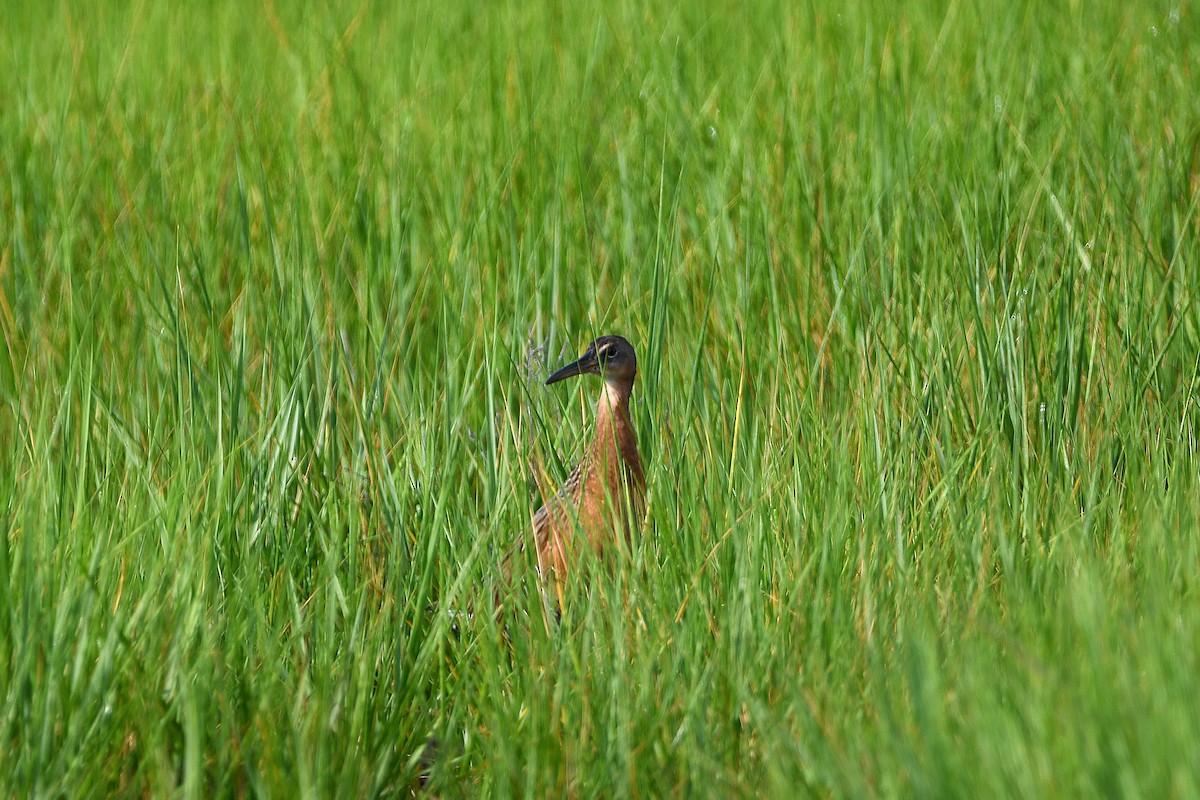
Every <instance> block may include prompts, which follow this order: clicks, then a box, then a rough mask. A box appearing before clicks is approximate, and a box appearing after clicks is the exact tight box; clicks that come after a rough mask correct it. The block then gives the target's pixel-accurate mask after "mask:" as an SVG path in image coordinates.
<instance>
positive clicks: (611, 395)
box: [533, 335, 646, 600]
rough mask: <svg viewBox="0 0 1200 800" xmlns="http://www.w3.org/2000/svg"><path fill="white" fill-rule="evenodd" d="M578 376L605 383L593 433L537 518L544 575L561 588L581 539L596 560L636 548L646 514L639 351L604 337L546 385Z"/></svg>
mask: <svg viewBox="0 0 1200 800" xmlns="http://www.w3.org/2000/svg"><path fill="white" fill-rule="evenodd" d="M577 375H598V376H600V378H601V379H602V380H603V381H604V386H603V388H602V389H601V391H600V397H599V399H598V400H597V401H596V426H595V431H594V433H593V434H592V440H591V443H590V444H589V445H588V448H587V451H586V452H585V453H584V455H583V457H582V458H581V459H580V461H579V463H578V464H577V465H576V467H575V469H574V470H573V471H572V472H571V474H570V475H569V476H568V477H567V480H566V482H564V483H563V485H562V488H560V489H559V490H558V492H557V493H556V494H554V495H552V496H551V497H549V498H546V500H545V502H544V504H543V505H542V507H541V508H539V509H538V510H537V512H535V513H534V515H533V540H534V545H535V546H536V548H537V564H538V571H539V572H540V573H541V574H542V575H543V576H546V575H547V574H548V573H549V574H552V575H553V577H554V580H555V582H556V583H558V584H561V582H562V581H563V580H564V579H565V578H566V575H567V571H568V569H569V568H570V562H571V560H572V553H573V551H574V550H575V548H576V546H577V545H578V544H579V542H577V541H576V540H577V539H578V538H580V537H582V538H583V539H584V540H585V543H586V545H587V546H588V547H589V548H590V549H591V550H592V551H594V552H597V553H603V552H604V551H605V550H606V549H608V548H609V547H610V546H612V545H615V544H618V543H619V542H621V541H624V542H625V543H626V544H630V543H631V542H632V536H633V533H634V530H635V529H636V528H637V527H638V526H639V525H640V524H641V521H642V517H643V515H644V514H645V507H646V476H645V472H644V470H643V469H642V459H641V456H640V455H639V454H638V446H637V436H636V434H635V433H634V429H633V421H632V420H631V419H630V416H629V396H630V394H631V393H632V391H633V382H634V380H635V379H636V378H637V355H636V354H635V353H634V350H633V345H631V344H630V343H629V342H628V341H627V340H626V339H625V338H623V337H621V336H614V335H607V336H601V337H600V338H598V339H596V340H595V341H593V342H592V343H591V344H589V345H588V347H587V350H585V351H584V353H583V355H582V356H580V357H579V359H577V360H576V361H573V362H571V363H570V364H567V365H566V366H565V367H562V368H561V369H559V370H557V371H555V372H554V373H553V374H551V375H550V377H549V378H548V379H547V380H546V385H547V386H552V385H554V384H556V383H558V382H559V381H563V380H566V379H567V378H573V377H575V376H577ZM560 600H561V588H560Z"/></svg>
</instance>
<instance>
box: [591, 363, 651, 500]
mask: <svg viewBox="0 0 1200 800" xmlns="http://www.w3.org/2000/svg"><path fill="white" fill-rule="evenodd" d="M632 389H633V382H632V381H628V382H620V383H618V382H617V381H606V382H605V384H604V391H603V392H601V393H600V399H599V401H598V402H597V403H596V435H595V437H594V438H593V439H592V442H593V444H592V449H593V452H592V454H591V461H592V463H593V464H604V465H605V467H604V469H605V471H606V472H607V471H608V470H616V469H617V464H618V463H619V462H624V465H625V469H626V470H629V471H631V472H632V473H633V475H634V477H635V479H636V481H637V483H638V484H639V485H640V484H641V483H642V480H643V479H642V462H641V458H640V457H639V456H638V450H637V436H636V435H635V434H634V432H633V422H632V421H631V420H630V418H629V393H630V391H631V390H632ZM613 474H614V475H615V474H617V473H615V472H614V473H613Z"/></svg>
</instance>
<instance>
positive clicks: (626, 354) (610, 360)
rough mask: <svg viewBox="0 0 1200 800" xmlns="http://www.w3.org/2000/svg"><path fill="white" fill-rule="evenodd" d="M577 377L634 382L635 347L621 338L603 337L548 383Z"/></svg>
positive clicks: (635, 371) (635, 372) (553, 376)
mask: <svg viewBox="0 0 1200 800" xmlns="http://www.w3.org/2000/svg"><path fill="white" fill-rule="evenodd" d="M575 375H599V376H600V377H602V378H604V380H606V381H618V382H624V381H629V382H632V381H633V378H634V376H635V375H637V356H636V355H634V352H633V345H631V344H630V343H629V342H627V341H625V339H623V338H621V337H620V336H601V337H600V338H599V339H597V340H596V341H594V342H592V343H591V344H590V345H588V349H587V351H586V352H584V354H583V355H582V356H580V357H579V360H578V361H574V362H572V363H570V364H567V365H566V366H565V367H563V368H562V369H560V370H558V371H557V372H555V373H554V374H553V375H551V376H550V378H549V379H548V380H547V381H546V385H547V386H549V385H550V384H552V383H558V382H559V381H561V380H564V379H566V378H571V377H574V376H575Z"/></svg>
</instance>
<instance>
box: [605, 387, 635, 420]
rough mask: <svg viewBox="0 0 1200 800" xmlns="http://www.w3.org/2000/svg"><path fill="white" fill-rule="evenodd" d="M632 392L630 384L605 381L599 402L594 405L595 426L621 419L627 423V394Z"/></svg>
mask: <svg viewBox="0 0 1200 800" xmlns="http://www.w3.org/2000/svg"><path fill="white" fill-rule="evenodd" d="M632 390H633V384H632V382H628V381H605V382H604V390H603V391H602V392H600V400H599V401H597V403H596V421H597V424H604V423H605V422H606V421H607V422H608V423H610V424H611V423H612V422H613V421H614V420H617V419H621V420H624V421H625V422H628V421H629V393H630V392H631V391H632Z"/></svg>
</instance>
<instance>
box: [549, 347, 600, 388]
mask: <svg viewBox="0 0 1200 800" xmlns="http://www.w3.org/2000/svg"><path fill="white" fill-rule="evenodd" d="M599 371H600V365H599V363H597V361H596V354H595V353H592V352H587V353H584V354H583V357H582V358H580V359H579V360H578V361H573V362H571V363H570V364H567V365H566V366H565V367H563V368H562V369H560V370H558V371H557V372H555V373H554V374H553V375H551V376H550V377H549V378H547V379H546V385H547V386H549V385H550V384H552V383H558V382H559V381H561V380H565V379H566V378H573V377H575V376H576V375H585V374H587V373H592V372H599Z"/></svg>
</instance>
